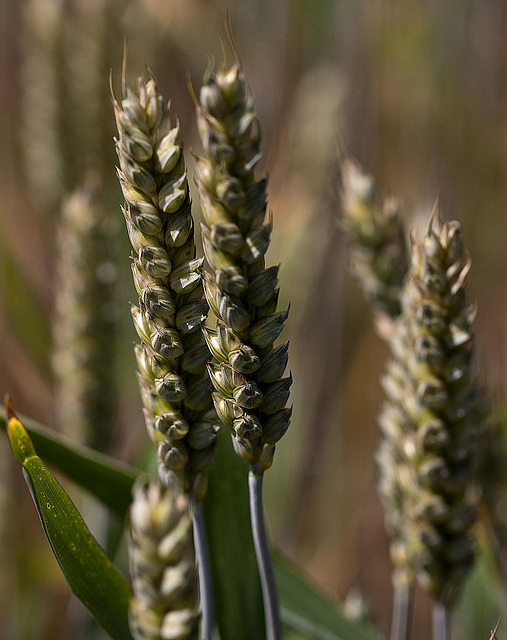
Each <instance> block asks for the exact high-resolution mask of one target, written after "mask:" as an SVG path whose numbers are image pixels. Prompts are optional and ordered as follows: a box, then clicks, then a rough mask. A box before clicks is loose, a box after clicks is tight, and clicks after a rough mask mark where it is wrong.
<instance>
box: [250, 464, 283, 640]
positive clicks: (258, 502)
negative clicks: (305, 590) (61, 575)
mask: <svg viewBox="0 0 507 640" xmlns="http://www.w3.org/2000/svg"><path fill="white" fill-rule="evenodd" d="M263 478H264V476H263V475H261V476H257V475H255V471H254V470H252V469H251V470H250V473H249V474H248V488H249V490H250V517H251V521H252V534H253V540H254V546H255V555H256V556H257V564H258V566H259V574H260V579H261V587H262V598H263V600H264V616H265V619H266V639H267V640H279V639H280V638H281V623H280V610H279V609H280V608H279V604H278V592H277V590H276V582H275V572H274V569H273V561H272V559H271V554H270V551H269V545H268V538H267V535H266V525H265V522H264V507H263V500H262V481H263Z"/></svg>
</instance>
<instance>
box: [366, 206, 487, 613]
mask: <svg viewBox="0 0 507 640" xmlns="http://www.w3.org/2000/svg"><path fill="white" fill-rule="evenodd" d="M469 266H470V262H469V258H468V256H467V254H466V252H465V250H464V248H463V243H462V240H461V233H460V227H459V224H458V223H457V222H446V223H442V222H441V221H440V219H439V216H438V213H434V215H433V216H432V219H431V222H430V225H429V228H428V232H427V234H426V237H425V238H424V240H423V242H421V243H418V242H414V243H413V247H412V262H411V272H410V275H409V278H408V281H407V285H406V288H405V290H404V294H403V298H402V314H401V316H400V318H399V319H398V321H397V322H396V324H395V330H394V332H393V335H392V338H391V350H392V353H393V359H392V361H391V362H390V364H389V365H388V368H387V373H386V376H385V378H384V389H385V391H386V395H387V398H388V401H387V403H386V405H385V407H384V410H383V413H382V415H381V418H380V424H381V427H382V431H383V434H384V441H383V443H382V445H381V447H380V451H379V454H378V461H379V464H380V471H381V480H380V492H381V495H382V498H383V501H384V506H385V509H386V519H387V524H388V528H389V530H390V532H391V534H392V536H393V542H392V545H391V551H392V557H393V561H394V564H395V580H402V581H403V580H404V581H407V582H410V581H412V580H413V578H414V577H417V578H418V579H419V581H420V583H421V584H422V585H423V586H424V587H425V588H426V589H427V590H428V591H429V592H430V593H432V594H433V595H434V596H435V597H436V598H437V600H438V601H440V602H442V603H443V604H445V605H448V604H450V603H451V602H452V601H453V599H454V597H455V593H456V590H457V588H458V587H459V585H460V583H461V582H462V580H463V578H464V577H465V575H466V574H467V572H468V571H469V570H470V568H471V566H472V564H473V561H474V541H473V537H472V534H471V526H472V524H473V521H474V504H473V501H472V499H471V496H470V487H471V483H472V479H473V471H474V464H475V457H476V449H477V443H478V438H479V437H480V435H481V431H482V429H481V424H482V419H483V410H482V404H481V401H480V394H479V391H478V388H477V386H476V385H475V384H474V381H473V379H472V373H471V358H472V335H471V332H470V328H471V323H472V321H473V318H474V315H475V308H474V306H473V305H470V304H468V302H467V300H466V294H465V280H466V275H467V273H468V270H469Z"/></svg>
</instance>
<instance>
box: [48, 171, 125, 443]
mask: <svg viewBox="0 0 507 640" xmlns="http://www.w3.org/2000/svg"><path fill="white" fill-rule="evenodd" d="M102 195H103V193H102V188H101V185H100V181H99V179H98V178H97V176H95V175H91V174H90V175H88V176H87V177H86V178H85V180H84V181H83V183H82V185H81V186H80V187H79V188H77V189H76V190H75V191H74V192H73V193H72V194H71V195H70V196H68V197H67V198H65V199H64V201H63V204H62V208H61V214H60V220H59V225H58V236H57V239H58V242H57V245H58V252H57V255H58V259H57V264H56V273H57V287H56V296H55V317H54V321H53V371H54V376H55V396H56V411H57V419H58V423H59V424H60V426H61V427H62V429H63V430H64V431H65V432H66V433H67V434H68V435H71V436H72V437H73V438H75V439H76V440H77V441H79V442H85V443H86V444H88V445H89V446H92V447H94V448H96V449H100V450H107V449H108V448H109V446H110V445H111V442H112V438H113V431H114V428H113V423H114V420H113V413H114V412H113V399H114V389H113V386H114V384H113V376H112V375H111V370H112V363H113V362H114V338H115V328H116V327H115V315H116V308H115V300H114V285H115V280H116V265H115V262H114V251H113V244H114V231H115V229H114V227H115V225H114V224H113V221H112V220H111V219H108V216H107V215H105V214H106V207H105V205H104V199H103V197H102Z"/></svg>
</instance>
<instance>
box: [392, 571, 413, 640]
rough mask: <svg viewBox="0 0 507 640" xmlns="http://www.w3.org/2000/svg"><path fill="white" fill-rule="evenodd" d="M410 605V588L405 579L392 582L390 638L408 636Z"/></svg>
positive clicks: (394, 639)
mask: <svg viewBox="0 0 507 640" xmlns="http://www.w3.org/2000/svg"><path fill="white" fill-rule="evenodd" d="M411 605H412V589H411V587H410V585H409V584H408V583H407V582H406V581H401V580H396V581H395V582H394V594H393V617H392V621H391V635H390V640H406V638H407V637H408V630H409V623H410V616H411V608H412V607H411Z"/></svg>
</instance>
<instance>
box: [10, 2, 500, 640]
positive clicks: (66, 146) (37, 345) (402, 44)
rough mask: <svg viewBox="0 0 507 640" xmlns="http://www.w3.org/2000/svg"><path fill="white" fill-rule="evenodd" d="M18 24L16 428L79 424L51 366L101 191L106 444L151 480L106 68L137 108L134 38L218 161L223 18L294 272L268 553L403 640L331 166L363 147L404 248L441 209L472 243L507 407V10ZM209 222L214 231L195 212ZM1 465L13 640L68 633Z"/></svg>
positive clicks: (433, 6)
mask: <svg viewBox="0 0 507 640" xmlns="http://www.w3.org/2000/svg"><path fill="white" fill-rule="evenodd" d="M0 10H1V16H0V90H1V107H0V109H1V111H0V118H1V119H0V141H1V143H0V145H1V147H0V148H1V150H0V393H2V394H3V393H5V392H7V391H8V392H10V393H11V395H12V398H13V400H14V402H15V406H16V407H17V409H18V410H19V411H20V412H22V413H24V414H26V415H29V416H31V417H33V418H35V419H37V420H39V421H40V422H42V423H45V424H47V425H51V426H53V427H55V428H58V429H60V430H63V431H65V429H66V428H67V426H68V425H65V424H62V420H61V419H59V418H58V408H57V406H56V401H55V399H56V398H57V397H58V390H57V389H56V388H55V382H54V373H53V369H52V366H51V362H52V355H51V352H52V343H53V342H54V340H53V338H52V336H53V335H54V332H55V328H54V323H53V320H52V319H53V318H54V316H55V312H54V309H55V297H56V295H57V294H56V283H57V282H58V281H59V280H60V281H61V279H62V274H61V272H60V275H58V270H59V269H61V267H58V266H57V260H56V256H57V254H58V247H57V237H58V225H59V220H60V215H61V213H60V212H61V208H62V202H65V201H66V199H67V198H68V196H69V194H71V193H72V192H73V190H74V189H75V188H76V187H79V186H80V184H81V183H82V182H83V180H84V179H85V178H86V176H89V175H90V174H92V175H93V176H94V180H95V181H98V183H99V184H100V193H101V200H100V205H99V206H101V207H102V211H103V217H104V219H107V220H108V223H107V225H108V233H109V234H110V244H109V245H108V247H109V248H108V249H106V250H107V251H110V252H111V253H110V255H109V256H108V260H109V261H110V262H111V263H112V264H113V265H114V269H115V273H116V274H117V277H116V278H115V284H114V298H112V299H111V300H112V304H111V305H110V307H109V309H110V313H111V318H112V319H114V321H115V323H116V327H117V335H116V338H115V353H108V354H107V358H108V359H107V361H106V362H105V363H104V368H105V369H106V371H107V372H108V374H109V377H110V380H111V381H112V382H113V383H114V387H113V390H112V391H110V392H108V393H109V395H111V401H112V418H111V419H110V420H109V422H110V423H111V424H114V430H113V431H112V432H111V434H110V438H109V440H108V439H107V438H106V441H107V440H108V444H107V448H108V450H109V452H110V453H112V454H114V455H115V456H117V457H118V458H120V459H122V460H125V461H129V462H132V463H137V462H138V460H137V458H136V456H137V452H138V451H139V450H140V449H142V447H143V446H144V445H145V444H146V441H147V436H146V434H145V430H144V424H143V418H142V414H141V408H140V401H139V398H138V391H137V384H136V380H135V376H134V370H135V363H134V357H133V354H132V343H133V341H134V340H135V335H134V330H133V329H132V327H131V321H130V314H129V307H128V302H129V301H133V300H135V298H136V294H135V291H134V289H133V285H132V284H131V276H130V268H129V261H128V254H129V246H128V240H127V237H126V232H125V230H124V225H123V219H122V215H121V213H120V210H119V205H120V203H121V193H120V190H119V187H118V185H117V182H116V177H115V170H114V167H115V155H114V145H113V136H114V120H113V114H112V109H111V102H110V95H109V70H110V69H112V70H113V84H114V88H115V91H116V92H117V93H120V91H121V62H122V56H123V46H124V39H125V38H127V42H128V77H129V80H130V81H131V82H132V81H133V80H134V78H135V77H136V76H137V75H138V74H139V73H141V72H143V70H144V65H145V63H148V64H149V66H150V67H151V68H152V69H153V71H154V72H155V73H156V75H157V77H158V80H159V86H160V89H161V91H162V92H163V93H164V95H165V96H166V97H167V98H168V99H169V98H170V99H171V102H172V106H171V110H172V113H173V114H175V115H176V114H177V116H178V118H179V120H180V122H181V132H182V137H183V140H184V143H185V149H186V152H187V153H188V163H189V167H191V166H192V159H191V156H190V151H191V150H193V151H195V152H196V153H199V151H200V147H199V142H198V137H197V131H196V125H195V117H194V106H193V102H192V98H191V95H190V93H189V90H188V87H187V77H189V78H190V79H191V81H192V83H193V85H194V87H196V88H198V87H199V85H200V82H201V78H202V76H203V73H204V71H205V69H206V67H207V66H208V63H209V58H210V56H211V57H212V58H214V59H215V60H218V61H220V56H221V53H220V43H219V39H220V38H221V39H222V40H224V39H225V40H226V36H225V29H224V21H225V16H226V11H228V12H229V16H230V21H231V24H232V26H233V32H234V36H235V39H236V41H237V46H238V50H239V53H240V56H241V59H242V63H243V67H244V70H245V74H246V76H247V79H248V81H249V83H250V85H251V87H252V90H253V93H254V96H255V103H256V107H257V112H258V115H259V119H260V121H261V124H262V127H263V132H264V159H263V161H262V166H261V171H266V172H269V175H270V186H269V198H270V204H269V207H270V209H272V211H273V216H274V231H273V237H272V246H271V248H270V250H269V252H268V261H269V262H270V263H272V264H275V263H279V262H281V263H282V267H281V272H280V278H281V291H282V305H283V304H284V303H288V302H290V303H291V313H290V318H289V321H288V323H287V329H286V334H287V337H288V338H290V341H291V351H290V353H291V356H290V369H291V371H292V375H293V377H294V386H293V391H292V402H293V405H294V414H293V416H294V417H293V423H292V426H291V429H290V431H289V432H288V434H287V436H286V437H285V438H284V440H283V441H282V443H281V444H280V446H279V447H278V449H277V456H276V459H275V465H274V467H273V469H272V470H271V471H270V472H269V474H267V478H266V500H267V510H268V518H269V524H270V530H271V535H272V538H273V540H274V543H275V544H276V546H277V547H278V548H279V549H280V550H281V551H282V552H283V553H284V554H285V555H287V556H288V557H289V558H291V559H293V560H294V561H295V562H296V563H297V564H298V565H299V566H301V567H302V568H303V569H304V571H305V572H306V573H307V574H308V575H309V576H310V577H311V579H312V580H314V581H315V582H316V584H318V585H320V586H321V588H322V589H323V590H325V591H326V592H327V593H328V594H330V595H331V596H332V597H334V598H336V599H344V598H347V597H348V598H349V600H350V597H351V596H350V594H351V593H352V594H355V595H356V596H357V594H360V596H361V598H362V599H363V601H364V603H365V604H366V605H367V606H368V608H369V611H370V615H371V619H372V620H373V621H374V623H375V624H377V625H378V626H379V627H380V629H381V630H382V631H384V632H387V631H388V628H389V618H390V607H391V586H390V565H389V559H388V550H387V540H386V538H385V534H384V531H383V521H382V513H381V509H380V505H379V500H378V497H377V494H376V488H375V485H376V468H375V463H374V453H375V449H376V446H377V443H378V440H379V431H378V428H377V425H376V416H377V414H378V412H379V408H380V406H381V403H382V392H381V389H380V385H379V377H380V376H381V375H382V371H383V367H384V363H385V360H386V357H387V349H386V347H385V345H384V344H383V343H382V342H381V341H380V339H379V338H378V337H377V336H376V334H375V332H374V328H373V324H372V319H371V315H370V310H369V308H368V307H367V305H366V303H365V302H364V301H363V299H362V297H361V294H360V292H359V289H358V287H357V286H356V283H355V282H353V281H352V280H351V279H350V277H349V276H348V275H347V271H346V270H347V250H346V243H345V241H344V238H343V237H342V235H341V233H340V231H339V228H338V224H337V216H338V213H339V207H338V203H337V197H336V192H337V185H338V175H339V172H338V164H337V159H338V156H339V153H340V152H342V151H343V150H344V149H346V150H347V151H348V152H349V153H350V154H352V155H353V156H355V157H356V158H357V159H358V160H359V161H360V162H361V163H362V164H363V166H364V167H365V168H366V170H367V171H369V172H371V173H372V174H373V175H374V176H375V179H376V182H377V187H378V190H379V191H380V192H383V193H387V194H391V193H392V194H397V195H398V196H400V197H401V199H402V202H403V205H404V215H405V216H406V219H407V224H408V226H409V227H410V228H415V229H419V230H420V229H423V228H424V226H425V225H426V221H427V219H428V215H429V212H430V210H431V208H432V205H433V202H434V200H435V198H436V196H437V194H438V193H440V202H441V211H442V216H443V217H444V218H455V219H458V220H459V221H460V222H461V223H462V225H463V230H464V237H465V242H466V244H467V247H468V250H469V252H470V255H471V258H472V263H473V267H472V270H471V275H470V294H471V297H472V298H473V299H475V300H476V301H477V304H478V309H479V311H478V316H477V320H476V323H475V332H476V352H477V370H478V375H479V377H480V379H481V381H482V382H483V383H484V385H485V386H486V388H487V390H488V392H489V394H490V396H491V398H492V402H493V404H494V406H495V407H496V408H498V410H500V411H501V410H502V408H503V407H504V405H505V397H506V392H507V353H506V326H507V325H506V321H505V316H506V311H507V309H506V307H507V286H506V281H505V274H506V270H507V257H506V250H505V245H506V237H507V216H506V210H507V47H506V44H505V43H506V42H507V2H505V1H502V0H475V1H474V0H445V2H442V1H441V0H396V1H394V0H393V1H388V0H384V1H382V0H275V1H267V0H243V1H242V2H234V1H230V2H225V1H222V0H110V1H107V0H22V1H16V0H0ZM225 48H226V50H227V49H228V45H227V43H226V45H225ZM229 60H230V61H232V60H233V56H232V55H231V54H230V53H229ZM190 172H191V173H192V170H191V169H190ZM194 206H195V213H196V215H197V216H199V215H200V213H199V210H198V199H197V197H196V194H195V193H194ZM63 279H64V280H65V274H64V275H63ZM4 445H5V443H4V441H3V440H2V441H0V447H1V448H2V449H4V448H5V447H4ZM104 446H106V445H104ZM0 455H1V462H0V475H1V476H2V482H3V484H2V487H3V488H2V490H1V491H0V500H1V502H2V506H1V508H0V538H1V539H0V555H1V564H0V566H1V571H0V638H5V639H6V640H7V639H11V638H12V639H13V640H28V638H30V639H31V640H33V639H40V640H46V639H49V638H51V640H59V639H63V638H67V637H70V636H69V635H68V624H67V623H66V621H65V620H66V616H65V615H63V614H62V611H64V610H65V608H67V606H68V601H69V595H68V588H67V586H66V584H65V582H64V580H63V578H62V577H61V576H60V574H59V569H58V567H57V564H56V561H54V560H53V558H52V556H51V554H50V552H49V551H48V548H47V543H46V540H45V538H44V535H43V532H42V529H41V528H40V527H39V524H38V521H37V516H36V514H35V510H34V509H33V506H32V504H31V501H30V498H29V495H28V492H27V490H26V488H25V486H24V483H23V482H22V480H21V474H20V472H19V469H18V468H16V465H15V463H14V462H13V460H12V459H11V457H10V454H9V452H8V451H1V452H0ZM74 495H75V494H74ZM87 508H88V509H90V507H89V505H88V507H87ZM496 579H497V578H496V576H495V574H494V572H492V573H491V574H486V577H484V575H482V574H481V576H476V577H475V578H474V581H473V584H474V585H475V586H474V587H473V588H474V589H475V591H472V592H471V593H472V595H470V593H469V591H470V589H472V587H469V590H468V591H467V593H466V594H465V597H466V601H465V605H463V606H462V608H461V613H460V615H459V617H458V618H459V620H458V621H459V624H457V625H456V627H455V631H454V633H455V636H456V638H466V639H472V638H481V637H482V638H486V637H488V636H487V634H488V633H489V629H490V628H491V627H492V626H494V624H495V622H496V619H497V617H498V615H499V614H500V608H501V602H500V601H499V600H495V599H493V600H492V599H491V598H490V597H489V596H488V597H487V596H486V595H485V594H486V593H488V589H491V588H492V583H495V580H496ZM481 580H482V582H481ZM477 585H478V586H477ZM495 585H496V583H495V584H493V587H495ZM467 594H468V595H467ZM72 606H75V605H71V608H72ZM428 612H429V606H428V602H427V600H426V598H425V597H424V596H423V595H422V594H420V593H418V595H417V602H416V614H415V616H416V617H415V623H414V628H413V635H412V637H413V638H414V640H417V639H419V638H425V637H428V632H429V626H428V624H429V623H428V619H429V618H428ZM499 637H502V633H501V628H500V633H499Z"/></svg>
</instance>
